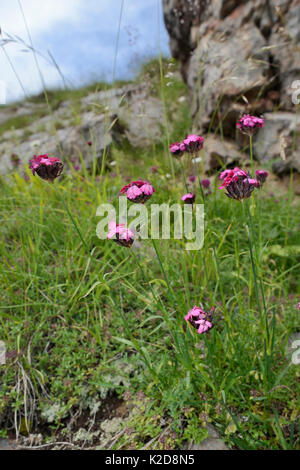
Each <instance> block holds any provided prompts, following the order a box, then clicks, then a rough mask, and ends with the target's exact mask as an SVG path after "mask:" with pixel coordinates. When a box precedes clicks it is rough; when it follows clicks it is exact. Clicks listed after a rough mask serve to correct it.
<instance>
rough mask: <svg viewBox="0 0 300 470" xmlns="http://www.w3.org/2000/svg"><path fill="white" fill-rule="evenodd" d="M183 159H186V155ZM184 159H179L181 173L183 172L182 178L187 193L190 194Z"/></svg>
mask: <svg viewBox="0 0 300 470" xmlns="http://www.w3.org/2000/svg"><path fill="white" fill-rule="evenodd" d="M182 159H184V155H183V156H182ZM182 159H181V158H180V159H179V160H180V166H181V172H182V178H183V183H184V185H185V189H186V192H187V193H188V192H189V188H188V185H187V181H186V177H185V171H184V163H183V161H182Z"/></svg>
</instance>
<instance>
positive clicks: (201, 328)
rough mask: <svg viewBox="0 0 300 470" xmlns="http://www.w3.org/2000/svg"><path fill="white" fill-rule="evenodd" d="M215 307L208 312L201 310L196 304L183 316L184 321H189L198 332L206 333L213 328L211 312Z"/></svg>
mask: <svg viewBox="0 0 300 470" xmlns="http://www.w3.org/2000/svg"><path fill="white" fill-rule="evenodd" d="M214 311H215V307H213V308H212V309H211V310H210V312H209V313H207V312H205V311H204V310H202V308H200V307H197V306H196V305H195V306H194V307H193V308H192V310H190V311H189V312H188V314H187V315H186V316H185V317H184V319H185V321H186V322H188V323H190V325H192V326H193V327H194V328H196V329H197V330H198V333H199V334H202V333H207V332H208V331H209V330H211V329H212V328H213V323H212V321H213V314H214Z"/></svg>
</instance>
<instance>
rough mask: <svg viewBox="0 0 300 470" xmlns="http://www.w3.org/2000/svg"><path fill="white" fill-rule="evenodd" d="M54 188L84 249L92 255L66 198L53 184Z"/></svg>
mask: <svg viewBox="0 0 300 470" xmlns="http://www.w3.org/2000/svg"><path fill="white" fill-rule="evenodd" d="M53 188H54V190H55V192H56V194H57V195H58V197H59V199H60V200H61V202H62V203H63V206H64V208H65V209H66V211H67V214H68V216H69V217H70V220H71V222H72V224H73V225H74V228H75V230H76V232H77V233H78V235H79V238H80V240H81V241H82V243H83V245H84V247H85V249H86V251H87V253H90V250H89V247H88V246H87V244H86V242H85V240H84V238H83V236H82V235H81V232H80V230H79V227H78V225H77V223H76V221H75V219H74V217H73V215H72V214H71V212H70V210H69V208H68V206H67V204H66V203H65V200H64V198H63V197H62V195H61V194H60V192H59V190H58V189H57V188H56V187H55V185H54V184H53Z"/></svg>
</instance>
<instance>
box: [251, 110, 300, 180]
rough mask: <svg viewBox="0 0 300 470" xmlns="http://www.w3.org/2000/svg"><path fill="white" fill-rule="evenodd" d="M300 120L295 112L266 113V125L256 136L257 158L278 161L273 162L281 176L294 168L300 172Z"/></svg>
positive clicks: (262, 160)
mask: <svg viewBox="0 0 300 470" xmlns="http://www.w3.org/2000/svg"><path fill="white" fill-rule="evenodd" d="M299 132H300V121H299V119H298V118H297V117H296V115H295V114H293V113H289V112H277V113H266V114H265V125H264V127H263V128H262V129H261V130H260V132H259V133H258V134H257V135H256V136H255V137H254V154H255V158H256V159H257V160H259V161H261V162H264V161H266V160H275V159H277V160H278V161H277V162H275V163H274V164H273V169H274V171H275V173H277V174H278V175H279V176H282V175H284V174H289V173H290V171H291V163H292V162H293V164H292V165H293V169H294V170H296V171H298V172H299V173H300V137H299Z"/></svg>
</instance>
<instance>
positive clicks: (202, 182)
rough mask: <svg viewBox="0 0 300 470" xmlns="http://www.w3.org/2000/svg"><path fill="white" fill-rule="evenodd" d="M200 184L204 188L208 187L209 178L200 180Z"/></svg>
mask: <svg viewBox="0 0 300 470" xmlns="http://www.w3.org/2000/svg"><path fill="white" fill-rule="evenodd" d="M201 185H202V187H203V188H204V189H208V188H209V187H210V180H208V179H207V180H202V181H201Z"/></svg>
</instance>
